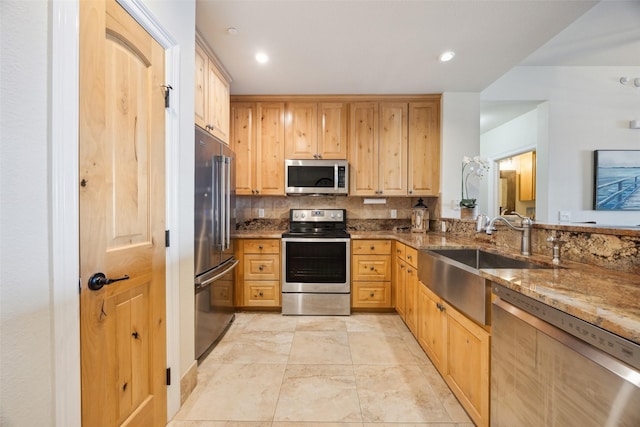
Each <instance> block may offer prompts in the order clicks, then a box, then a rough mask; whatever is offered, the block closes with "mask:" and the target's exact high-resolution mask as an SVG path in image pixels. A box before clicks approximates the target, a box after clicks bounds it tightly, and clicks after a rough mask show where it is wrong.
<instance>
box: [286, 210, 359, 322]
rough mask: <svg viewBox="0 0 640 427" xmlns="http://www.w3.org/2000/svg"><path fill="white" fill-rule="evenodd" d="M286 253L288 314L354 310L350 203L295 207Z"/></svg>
mask: <svg viewBox="0 0 640 427" xmlns="http://www.w3.org/2000/svg"><path fill="white" fill-rule="evenodd" d="M282 259H283V262H282V314H284V315H349V314H351V272H350V270H351V262H350V259H351V239H350V235H349V233H348V232H347V218H346V210H345V209H291V211H290V212H289V230H288V231H287V232H285V233H283V234H282Z"/></svg>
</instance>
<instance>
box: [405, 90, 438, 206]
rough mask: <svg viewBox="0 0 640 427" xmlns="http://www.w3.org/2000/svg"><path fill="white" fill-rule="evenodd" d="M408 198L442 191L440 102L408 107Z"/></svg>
mask: <svg viewBox="0 0 640 427" xmlns="http://www.w3.org/2000/svg"><path fill="white" fill-rule="evenodd" d="M408 175H409V184H408V185H409V195H412V196H437V195H438V192H439V191H440V118H439V104H438V101H429V102H411V103H409V170H408Z"/></svg>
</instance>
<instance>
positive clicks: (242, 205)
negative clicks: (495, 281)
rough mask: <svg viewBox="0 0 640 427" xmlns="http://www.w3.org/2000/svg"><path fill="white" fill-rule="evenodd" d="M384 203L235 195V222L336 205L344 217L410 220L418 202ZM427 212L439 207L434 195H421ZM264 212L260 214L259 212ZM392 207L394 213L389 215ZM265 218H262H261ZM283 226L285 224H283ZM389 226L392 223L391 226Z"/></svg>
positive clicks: (359, 199) (406, 199) (397, 200)
mask: <svg viewBox="0 0 640 427" xmlns="http://www.w3.org/2000/svg"><path fill="white" fill-rule="evenodd" d="M382 199H384V200H385V203H384V204H365V198H364V197H351V196H347V197H345V196H238V197H237V198H236V214H237V222H238V225H239V226H240V227H241V226H242V224H246V223H250V222H251V221H253V220H256V219H264V220H277V221H282V220H284V221H286V220H288V219H289V210H290V209H312V208H319V209H320V208H337V209H346V210H347V220H390V219H398V220H410V219H411V209H412V208H413V206H415V205H416V204H417V203H418V198H417V197H386V198H382ZM423 203H424V204H425V205H426V206H427V207H428V208H429V212H430V216H431V218H432V219H433V218H434V212H438V211H439V206H438V205H437V204H438V198H437V197H424V198H423ZM261 210H262V213H264V216H261V215H260V213H261ZM393 210H395V211H396V212H395V213H396V215H395V216H396V217H395V218H393V217H392V211H393ZM265 222H266V221H265ZM285 227H286V226H285ZM391 228H393V227H391Z"/></svg>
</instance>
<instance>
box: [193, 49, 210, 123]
mask: <svg viewBox="0 0 640 427" xmlns="http://www.w3.org/2000/svg"><path fill="white" fill-rule="evenodd" d="M195 62H196V63H195V66H196V74H195V88H194V90H195V93H194V98H195V111H194V112H195V121H196V124H197V125H198V126H200V127H201V128H203V129H207V106H208V99H207V98H208V96H207V88H208V87H209V84H208V82H207V70H208V67H209V59H208V58H207V54H206V53H205V51H204V50H203V49H202V48H201V47H200V45H199V44H198V43H196V61H195Z"/></svg>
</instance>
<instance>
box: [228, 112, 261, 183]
mask: <svg viewBox="0 0 640 427" xmlns="http://www.w3.org/2000/svg"><path fill="white" fill-rule="evenodd" d="M256 118H257V105H256V104H255V103H252V102H246V103H245V102H239V103H234V104H232V105H231V144H230V145H231V149H232V150H233V152H234V153H235V155H236V194H238V195H246V194H249V195H250V194H253V193H252V192H253V191H255V188H256V185H255V182H256V178H255V173H256V171H255V168H254V167H253V166H252V165H253V164H255V162H256V160H255V157H256V150H257V146H256V144H257V139H256V128H257V124H256Z"/></svg>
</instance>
